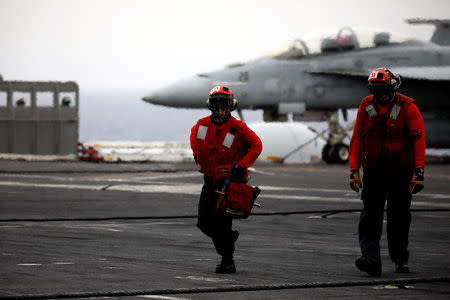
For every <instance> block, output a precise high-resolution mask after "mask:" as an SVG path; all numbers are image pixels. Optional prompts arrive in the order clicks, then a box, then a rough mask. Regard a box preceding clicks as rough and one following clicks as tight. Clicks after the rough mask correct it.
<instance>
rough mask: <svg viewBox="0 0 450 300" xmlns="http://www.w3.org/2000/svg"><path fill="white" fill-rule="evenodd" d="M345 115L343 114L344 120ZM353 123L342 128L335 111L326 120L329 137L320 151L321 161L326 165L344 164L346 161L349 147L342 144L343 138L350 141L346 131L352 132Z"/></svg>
mask: <svg viewBox="0 0 450 300" xmlns="http://www.w3.org/2000/svg"><path fill="white" fill-rule="evenodd" d="M345 115H346V113H345V114H344V119H346V117H345ZM354 125H355V123H354V122H352V123H350V124H347V125H346V126H345V127H342V126H341V125H340V124H339V118H338V113H337V111H336V112H334V113H332V114H331V115H330V116H329V118H328V126H329V135H328V138H327V143H326V145H325V146H324V147H323V149H322V159H323V161H324V162H326V163H327V164H332V163H338V164H344V163H346V162H347V161H348V156H349V147H348V146H347V145H346V144H344V140H345V138H348V139H350V137H349V135H348V133H347V131H349V130H352V129H353V126H354Z"/></svg>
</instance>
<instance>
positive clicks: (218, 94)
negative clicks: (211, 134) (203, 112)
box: [206, 85, 237, 123]
mask: <svg viewBox="0 0 450 300" xmlns="http://www.w3.org/2000/svg"><path fill="white" fill-rule="evenodd" d="M206 104H208V108H209V109H210V110H211V112H212V116H213V117H214V119H215V120H216V121H217V122H219V123H221V122H223V121H225V120H227V119H228V117H229V115H230V113H231V112H232V111H233V110H235V109H236V106H237V101H236V99H234V97H233V92H232V91H231V89H230V88H228V87H226V86H223V85H218V86H215V87H213V88H212V89H211V91H210V92H209V98H208V100H206Z"/></svg>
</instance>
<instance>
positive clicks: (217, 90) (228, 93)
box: [209, 85, 233, 97]
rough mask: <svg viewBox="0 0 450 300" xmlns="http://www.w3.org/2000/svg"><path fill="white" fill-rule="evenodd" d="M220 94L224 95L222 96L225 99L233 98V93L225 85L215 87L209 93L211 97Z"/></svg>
mask: <svg viewBox="0 0 450 300" xmlns="http://www.w3.org/2000/svg"><path fill="white" fill-rule="evenodd" d="M219 94H223V95H221V96H225V97H226V96H229V97H233V92H232V91H231V89H230V88H228V87H226V86H223V85H217V86H215V87H213V88H212V89H211V91H210V92H209V97H214V96H218V95H219Z"/></svg>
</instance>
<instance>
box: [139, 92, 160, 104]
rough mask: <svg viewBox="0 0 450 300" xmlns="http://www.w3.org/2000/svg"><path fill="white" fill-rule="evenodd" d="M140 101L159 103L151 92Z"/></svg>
mask: <svg viewBox="0 0 450 300" xmlns="http://www.w3.org/2000/svg"><path fill="white" fill-rule="evenodd" d="M142 101H145V102H149V103H154V104H161V103H158V101H157V98H156V97H155V96H154V95H153V94H147V95H145V96H144V97H142Z"/></svg>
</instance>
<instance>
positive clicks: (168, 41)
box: [0, 0, 450, 91]
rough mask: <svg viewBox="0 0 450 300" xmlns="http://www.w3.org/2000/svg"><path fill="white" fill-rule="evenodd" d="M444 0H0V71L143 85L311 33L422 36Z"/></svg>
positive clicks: (444, 10)
mask: <svg viewBox="0 0 450 300" xmlns="http://www.w3.org/2000/svg"><path fill="white" fill-rule="evenodd" d="M411 17H428V18H429V17H432V18H450V1H448V0H428V1H423V0H377V1H363V0H351V1H345V0H340V1H336V0H329V1H319V0H316V1H303V0H299V1H287V0H277V1H262V0H258V1H244V0H236V1H235V0H227V1H193V0H189V1H185V0H183V1H175V0H165V1H161V0H160V1H140V0H126V1H106V0H81V1H73V0H35V1H33V0H0V28H1V30H0V74H1V75H2V76H3V78H4V79H6V80H18V79H20V80H75V81H77V82H78V83H79V84H80V87H81V89H82V91H83V90H84V91H89V90H94V89H96V90H106V89H113V90H114V89H122V90H127V89H128V90H129V89H133V90H143V91H151V90H152V89H154V88H158V87H161V86H163V85H165V84H168V83H170V82H173V81H174V80H177V79H180V78H182V77H187V76H190V75H193V74H196V73H200V72H203V71H210V70H213V69H217V68H222V67H223V66H225V65H226V64H229V63H232V62H237V61H246V60H249V59H253V58H256V57H258V56H261V55H263V54H265V53H267V52H270V51H272V50H274V49H276V48H278V47H279V46H281V45H282V44H284V43H286V42H289V41H291V40H293V39H295V38H297V37H301V36H302V35H305V34H307V33H310V32H312V31H322V30H323V29H326V28H336V27H341V26H346V25H351V26H355V25H362V26H370V27H381V28H386V29H388V30H391V31H397V32H399V33H402V34H405V35H408V36H411V37H415V38H419V39H422V40H428V39H429V38H430V36H431V32H432V27H431V26H411V25H408V24H406V23H404V20H405V19H406V18H411Z"/></svg>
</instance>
